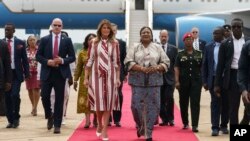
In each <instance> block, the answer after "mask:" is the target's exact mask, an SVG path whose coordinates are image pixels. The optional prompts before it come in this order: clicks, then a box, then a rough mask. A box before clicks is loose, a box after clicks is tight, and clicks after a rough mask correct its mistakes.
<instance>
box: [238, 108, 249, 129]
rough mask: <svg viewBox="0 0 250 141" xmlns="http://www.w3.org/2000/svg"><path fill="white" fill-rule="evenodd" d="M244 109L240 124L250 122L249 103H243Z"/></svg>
mask: <svg viewBox="0 0 250 141" xmlns="http://www.w3.org/2000/svg"><path fill="white" fill-rule="evenodd" d="M244 105H245V109H244V115H243V118H242V120H241V122H240V124H242V125H249V122H250V104H244Z"/></svg>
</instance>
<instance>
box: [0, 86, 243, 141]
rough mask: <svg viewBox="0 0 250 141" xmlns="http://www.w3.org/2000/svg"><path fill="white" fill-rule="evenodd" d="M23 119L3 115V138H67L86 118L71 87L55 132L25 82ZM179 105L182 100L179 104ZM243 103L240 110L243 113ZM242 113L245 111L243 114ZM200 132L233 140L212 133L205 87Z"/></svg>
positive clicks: (207, 138) (214, 140)
mask: <svg viewBox="0 0 250 141" xmlns="http://www.w3.org/2000/svg"><path fill="white" fill-rule="evenodd" d="M21 99H22V102H21V116H22V117H21V119H20V126H19V128H18V129H6V128H5V126H6V125H7V120H6V118H5V117H0V140H1V141H66V140H67V139H68V138H69V137H70V135H71V134H72V133H73V131H74V129H75V128H76V127H77V126H78V125H79V123H80V122H81V120H82V119H83V118H84V115H83V114H76V99H77V93H76V92H75V91H73V90H71V94H70V100H69V105H68V111H67V119H66V125H63V126H62V129H61V134H59V135H55V134H53V130H52V131H48V130H47V128H46V124H47V121H46V120H45V119H44V111H43V108H42V104H41V102H40V103H39V107H38V116H36V117H34V116H32V115H31V114H30V112H31V103H30V101H29V99H28V93H27V91H26V89H25V84H24V83H23V84H22V89H21ZM178 101H179V100H178V93H176V92H175V102H176V103H178ZM177 105H178V104H177ZM242 109H243V108H242V105H241V109H240V113H242V111H243V110H242ZM240 117H242V114H240ZM199 123H200V124H199V131H200V132H199V133H197V134H196V135H197V137H198V138H199V139H200V141H229V135H220V136H217V137H212V136H211V130H210V127H211V125H210V95H209V93H208V92H205V91H203V92H202V96H201V113H200V122H199Z"/></svg>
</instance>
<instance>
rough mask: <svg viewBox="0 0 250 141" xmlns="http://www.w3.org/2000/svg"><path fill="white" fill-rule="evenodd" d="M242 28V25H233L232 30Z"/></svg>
mask: <svg viewBox="0 0 250 141" xmlns="http://www.w3.org/2000/svg"><path fill="white" fill-rule="evenodd" d="M241 27H242V26H240V25H233V26H232V28H233V29H235V28H241Z"/></svg>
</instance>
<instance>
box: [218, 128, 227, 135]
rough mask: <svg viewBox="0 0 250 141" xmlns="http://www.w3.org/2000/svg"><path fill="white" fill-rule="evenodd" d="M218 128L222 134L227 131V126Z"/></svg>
mask: <svg viewBox="0 0 250 141" xmlns="http://www.w3.org/2000/svg"><path fill="white" fill-rule="evenodd" d="M220 130H221V132H222V134H228V133H229V131H228V129H227V127H222V128H221V129H220Z"/></svg>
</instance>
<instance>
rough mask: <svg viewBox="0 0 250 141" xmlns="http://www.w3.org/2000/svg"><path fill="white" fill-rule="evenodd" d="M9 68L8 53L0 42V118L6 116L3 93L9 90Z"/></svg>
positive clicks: (5, 45)
mask: <svg viewBox="0 0 250 141" xmlns="http://www.w3.org/2000/svg"><path fill="white" fill-rule="evenodd" d="M11 79H12V73H11V67H10V53H9V51H8V46H7V43H6V42H5V41H3V40H0V116H5V115H6V111H5V109H6V106H5V95H4V93H5V91H9V90H10V88H11Z"/></svg>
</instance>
